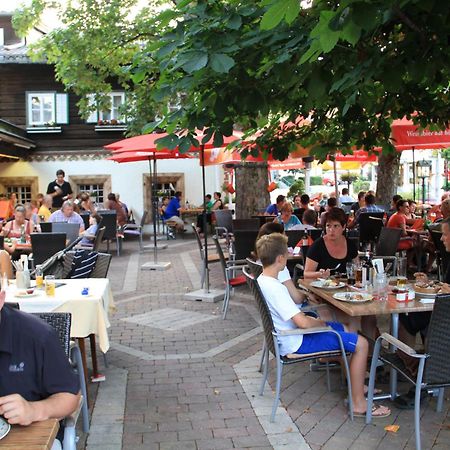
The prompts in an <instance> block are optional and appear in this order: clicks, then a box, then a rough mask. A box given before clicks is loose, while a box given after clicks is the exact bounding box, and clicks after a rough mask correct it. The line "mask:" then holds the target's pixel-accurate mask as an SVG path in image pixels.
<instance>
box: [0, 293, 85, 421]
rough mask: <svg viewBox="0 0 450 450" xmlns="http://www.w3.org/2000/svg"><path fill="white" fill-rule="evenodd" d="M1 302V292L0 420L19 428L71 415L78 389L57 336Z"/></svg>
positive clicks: (2, 298)
mask: <svg viewBox="0 0 450 450" xmlns="http://www.w3.org/2000/svg"><path fill="white" fill-rule="evenodd" d="M4 303H5V292H4V291H1V292H0V415H2V416H3V417H4V418H5V419H6V420H7V421H8V422H9V423H10V424H18V425H30V424H31V423H33V422H39V421H42V420H47V419H51V418H55V419H62V418H64V417H66V416H68V415H70V414H71V413H72V412H73V411H75V409H76V407H77V406H78V402H79V397H80V393H79V390H80V386H79V382H78V377H77V375H76V374H75V373H74V371H73V370H72V368H71V366H70V364H69V361H68V358H67V356H66V355H65V353H64V350H63V348H62V347H61V344H60V342H59V340H58V337H57V336H56V333H55V332H54V330H53V329H52V328H51V327H50V326H49V325H47V324H46V323H44V322H43V321H41V320H40V319H38V318H36V317H34V316H32V315H30V314H27V313H24V312H21V311H18V310H16V309H13V308H11V307H10V306H3V305H4Z"/></svg>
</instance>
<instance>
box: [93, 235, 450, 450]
mask: <svg viewBox="0 0 450 450" xmlns="http://www.w3.org/2000/svg"><path fill="white" fill-rule="evenodd" d="M112 251H114V249H113V250H112ZM159 258H160V260H161V261H170V262H171V263H172V267H171V268H170V269H169V270H167V271H163V272H160V271H141V270H140V265H142V264H143V263H145V262H148V261H152V260H153V253H152V252H144V253H140V254H139V253H138V245H137V242H135V241H134V242H133V241H125V242H124V251H123V254H122V255H121V256H120V257H117V256H115V255H114V256H113V259H112V264H111V268H110V272H109V277H110V279H111V283H112V288H113V292H114V295H115V300H116V302H117V312H116V314H114V315H113V316H112V317H111V328H110V331H109V334H110V339H111V349H110V351H109V352H108V362H109V364H110V368H109V369H107V370H106V373H107V380H106V382H104V384H103V385H101V386H100V388H99V392H98V397H97V402H96V405H95V408H94V414H93V418H92V432H91V434H90V435H89V438H88V441H87V447H86V448H88V449H93V448H99V449H103V448H104V449H106V448H108V449H112V450H114V449H116V448H123V449H133V450H139V449H146V450H152V449H155V450H169V449H177V450H178V449H182V450H184V449H187V450H189V449H196V450H201V449H231V448H252V449H271V448H274V449H299V450H300V449H308V448H311V449H333V450H338V449H353V450H359V449H364V450H370V449H401V448H407V449H410V448H411V449H412V448H414V434H413V432H414V429H413V414H412V411H399V410H397V409H395V407H392V409H393V415H392V416H391V417H389V418H387V419H382V420H377V421H374V423H373V424H371V425H368V426H366V425H365V424H364V421H363V420H362V419H355V421H354V422H351V421H350V420H349V419H348V417H347V410H346V407H345V405H344V398H345V396H346V390H345V389H344V388H343V387H342V386H341V380H340V375H339V373H337V372H333V375H332V386H333V390H332V392H327V388H326V381H325V376H324V373H322V372H310V370H309V365H308V364H295V365H292V366H288V367H286V368H285V369H284V373H283V384H282V394H281V404H280V407H279V409H278V411H279V412H278V414H277V420H276V422H275V424H271V423H270V422H269V420H268V415H269V413H270V408H271V404H272V400H273V392H272V389H271V388H269V387H267V388H266V391H265V394H264V396H263V397H260V396H259V395H258V394H257V388H258V385H259V381H260V377H261V375H260V374H259V373H258V372H257V371H256V370H257V368H258V365H259V358H260V352H261V346H262V332H261V328H260V323H259V318H258V313H257V310H256V308H255V305H254V302H253V299H252V297H251V296H250V294H249V291H248V290H247V288H246V287H245V286H243V287H240V288H238V289H237V290H236V291H235V294H234V296H233V297H232V299H231V302H230V307H229V310H228V315H227V320H225V321H223V320H222V318H221V306H222V305H221V303H216V304H213V303H202V302H193V301H190V300H185V299H184V293H186V292H187V291H190V290H195V289H198V288H199V287H200V256H199V254H198V248H197V245H196V243H195V242H194V240H193V239H189V237H184V238H183V239H177V240H175V241H169V247H168V248H167V249H166V250H162V251H161V252H160V255H159ZM194 268H196V270H195V269H194ZM210 278H211V285H212V287H214V288H223V275H222V272H221V268H220V266H219V265H218V264H213V265H212V266H211V276H210ZM99 362H100V363H102V360H101V358H100V360H99ZM271 365H272V368H273V363H272V364H271ZM269 382H270V386H271V387H272V388H273V387H274V370H271V374H270V376H269ZM435 404H436V403H435V400H434V399H431V400H430V401H428V402H426V404H425V405H424V407H423V408H422V431H423V433H422V434H423V443H422V445H423V448H424V449H430V448H433V449H436V450H441V449H444V448H446V449H448V448H449V446H448V442H450V423H449V420H448V413H449V402H448V400H446V402H445V404H444V412H443V413H436V412H435ZM121 415H122V420H120V418H121ZM108 416H110V417H109V419H110V420H108ZM388 424H398V425H400V429H399V431H398V432H397V433H388V432H386V431H385V430H384V427H385V426H386V425H388ZM117 430H118V431H117ZM116 431H117V432H116ZM99 436H108V437H109V441H108V440H102V439H101V438H100V437H99Z"/></svg>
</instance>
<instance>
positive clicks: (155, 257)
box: [152, 157, 158, 264]
mask: <svg viewBox="0 0 450 450" xmlns="http://www.w3.org/2000/svg"><path fill="white" fill-rule="evenodd" d="M157 183H158V175H157V171H156V157H155V159H154V160H153V185H152V207H153V261H154V263H155V264H158V247H157V242H156V241H157V239H156V215H157V214H158V208H157V206H156V184H157Z"/></svg>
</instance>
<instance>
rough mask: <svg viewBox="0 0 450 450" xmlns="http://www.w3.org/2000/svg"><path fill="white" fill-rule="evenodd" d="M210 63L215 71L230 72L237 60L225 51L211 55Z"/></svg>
mask: <svg viewBox="0 0 450 450" xmlns="http://www.w3.org/2000/svg"><path fill="white" fill-rule="evenodd" d="M210 63H211V67H212V69H213V70H214V72H218V73H228V72H229V71H230V69H231V68H232V67H233V66H234V64H235V61H234V59H233V58H230V57H229V56H228V55H225V54H224V53H214V54H213V55H211V58H210Z"/></svg>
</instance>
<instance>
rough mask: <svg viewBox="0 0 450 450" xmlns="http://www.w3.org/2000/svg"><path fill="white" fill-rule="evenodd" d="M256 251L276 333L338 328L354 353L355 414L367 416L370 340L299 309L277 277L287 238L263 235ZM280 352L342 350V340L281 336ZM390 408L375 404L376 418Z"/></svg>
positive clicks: (326, 334)
mask: <svg viewBox="0 0 450 450" xmlns="http://www.w3.org/2000/svg"><path fill="white" fill-rule="evenodd" d="M256 252H257V254H258V257H259V259H260V260H261V262H262V265H263V267H264V270H263V273H262V274H261V275H260V276H259V277H258V284H259V287H260V288H261V292H262V294H263V295H264V298H265V300H266V302H267V305H268V307H269V310H270V314H271V316H272V320H273V324H274V327H275V330H276V331H277V332H279V331H283V330H294V329H297V328H313V327H325V326H330V327H331V328H333V329H334V330H336V331H337V332H338V333H339V334H340V336H341V338H342V342H343V344H344V347H345V349H346V350H347V351H349V352H351V353H353V355H352V357H351V361H350V379H351V385H352V400H353V408H354V415H355V416H357V417H358V416H360V417H361V416H365V413H366V407H367V402H366V399H365V397H364V378H365V374H366V366H367V353H368V343H367V341H366V339H365V338H364V337H362V336H358V334H356V333H349V332H347V331H346V329H345V328H344V326H343V325H342V324H341V323H339V322H324V321H323V320H320V319H316V318H313V317H310V316H307V315H305V314H304V313H302V312H301V311H299V309H298V306H297V305H296V304H295V303H294V301H293V300H292V298H291V297H290V295H289V291H288V289H287V288H286V286H284V285H283V284H282V283H280V281H279V279H278V275H279V273H280V272H281V271H282V270H283V269H284V268H285V267H286V262H287V256H288V249H287V237H286V236H284V235H282V234H279V233H273V234H270V235H267V236H262V237H261V238H260V239H258V241H257V242H256ZM278 342H279V343H280V352H281V355H283V356H284V355H287V354H289V353H299V354H307V353H315V352H319V351H324V350H336V349H340V345H339V341H338V338H337V336H336V335H335V334H334V333H330V332H323V333H317V334H306V335H292V336H279V337H278ZM390 413H391V411H390V409H389V408H387V407H385V406H382V405H379V406H374V408H373V411H372V415H373V417H387V416H389V415H390Z"/></svg>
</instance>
